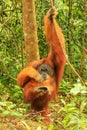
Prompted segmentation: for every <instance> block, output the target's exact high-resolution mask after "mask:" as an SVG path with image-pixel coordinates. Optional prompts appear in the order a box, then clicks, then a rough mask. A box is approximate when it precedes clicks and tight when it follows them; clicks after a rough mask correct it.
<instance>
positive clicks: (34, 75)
mask: <svg viewBox="0 0 87 130" xmlns="http://www.w3.org/2000/svg"><path fill="white" fill-rule="evenodd" d="M30 79H35V80H36V81H38V82H42V81H43V77H42V75H41V74H40V73H39V72H38V71H37V70H36V69H35V68H33V67H32V66H28V67H26V68H24V69H23V70H22V71H21V72H20V73H19V74H18V77H17V82H18V85H19V86H21V87H24V84H25V83H26V82H28V81H29V80H30Z"/></svg>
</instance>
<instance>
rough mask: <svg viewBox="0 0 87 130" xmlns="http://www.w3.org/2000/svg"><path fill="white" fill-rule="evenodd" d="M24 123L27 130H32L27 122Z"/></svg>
mask: <svg viewBox="0 0 87 130" xmlns="http://www.w3.org/2000/svg"><path fill="white" fill-rule="evenodd" d="M22 123H23V124H24V125H25V127H26V129H27V130H31V128H30V127H29V126H28V125H27V123H26V122H24V121H22Z"/></svg>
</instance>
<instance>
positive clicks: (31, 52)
mask: <svg viewBox="0 0 87 130" xmlns="http://www.w3.org/2000/svg"><path fill="white" fill-rule="evenodd" d="M22 13H23V33H24V41H25V48H26V57H27V61H28V63H29V62H31V61H33V60H38V59H39V50H38V38H37V28H36V16H35V3H34V0H22Z"/></svg>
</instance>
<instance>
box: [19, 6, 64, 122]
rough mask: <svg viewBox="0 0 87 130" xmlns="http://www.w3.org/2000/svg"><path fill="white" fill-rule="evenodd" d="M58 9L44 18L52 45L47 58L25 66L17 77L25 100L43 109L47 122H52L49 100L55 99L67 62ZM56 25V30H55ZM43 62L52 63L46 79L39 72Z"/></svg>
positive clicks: (48, 39)
mask: <svg viewBox="0 0 87 130" xmlns="http://www.w3.org/2000/svg"><path fill="white" fill-rule="evenodd" d="M55 17H56V11H55V9H54V10H53V11H52V9H51V10H49V11H48V12H47V15H46V16H45V19H44V24H45V30H46V39H47V43H48V45H49V46H50V52H49V54H48V57H47V58H43V59H41V60H39V61H34V62H32V63H30V64H29V65H28V66H27V67H26V68H24V69H23V70H22V71H21V72H20V73H19V74H18V77H17V82H18V84H19V86H21V87H22V88H24V101H25V102H26V103H29V102H31V105H32V108H33V109H34V110H36V111H42V112H41V115H42V116H44V118H45V122H46V123H50V120H49V117H48V116H47V114H48V104H49V101H50V100H52V99H55V97H56V94H57V91H58V88H59V84H60V81H61V79H62V76H63V72H64V66H65V63H66V60H65V56H64V54H63V51H62V49H61V46H60V44H61V43H62V46H63V49H64V51H65V44H64V37H63V34H62V30H61V29H60V27H59V25H58V24H57V23H56V20H55ZM55 27H56V30H55ZM43 63H46V64H48V65H50V67H51V69H52V75H47V78H46V80H44V79H43V76H42V75H41V74H40V73H39V72H38V68H39V66H40V65H42V64H43ZM43 88H44V89H46V90H45V91H42V90H43Z"/></svg>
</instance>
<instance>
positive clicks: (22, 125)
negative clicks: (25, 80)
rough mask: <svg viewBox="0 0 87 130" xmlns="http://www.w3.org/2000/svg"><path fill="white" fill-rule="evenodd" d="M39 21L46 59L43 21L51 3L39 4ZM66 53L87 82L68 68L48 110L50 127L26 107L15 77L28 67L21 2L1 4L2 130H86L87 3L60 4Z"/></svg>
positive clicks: (45, 0)
mask: <svg viewBox="0 0 87 130" xmlns="http://www.w3.org/2000/svg"><path fill="white" fill-rule="evenodd" d="M35 5H36V18H37V28H38V38H39V49H40V56H41V58H43V57H46V56H47V47H46V39H45V31H44V25H43V17H44V15H45V13H46V11H47V10H48V9H49V8H50V0H42V1H41V0H36V1H35ZM55 6H56V8H57V9H58V12H59V15H58V17H57V21H58V23H59V25H60V26H61V28H62V30H63V33H64V36H65V40H66V49H67V55H68V57H69V60H70V62H71V64H72V65H73V66H74V68H75V69H76V70H77V72H78V73H79V75H80V76H81V78H82V79H83V81H84V83H85V84H86V85H85V86H82V84H81V83H80V81H79V79H78V77H77V76H76V75H75V74H74V72H73V71H72V70H71V69H70V67H69V66H68V64H66V68H65V74H64V77H63V80H62V82H61V85H60V90H59V95H58V97H57V99H56V101H55V102H51V103H50V105H49V109H50V112H51V118H52V120H53V123H52V124H50V125H49V126H46V125H44V124H43V123H42V117H41V116H40V115H39V114H38V113H34V112H33V111H32V110H31V106H30V104H27V105H26V104H24V103H23V97H22V94H23V92H22V89H21V88H20V87H19V86H18V85H17V83H16V81H15V79H16V77H17V74H18V72H19V71H20V70H21V69H22V68H23V67H24V66H26V56H25V48H24V40H23V39H24V38H23V32H22V8H21V7H22V6H21V2H20V0H14V1H13V0H0V95H1V96H0V129H2V130H87V87H86V86H87V48H86V47H87V28H86V27H87V23H86V19H87V2H86V0H79V1H76V0H55Z"/></svg>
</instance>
